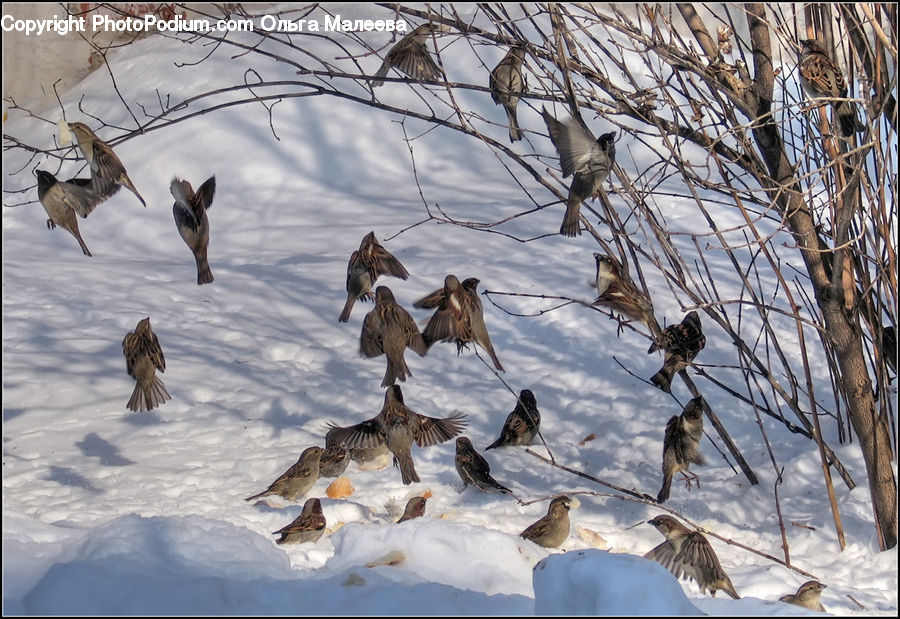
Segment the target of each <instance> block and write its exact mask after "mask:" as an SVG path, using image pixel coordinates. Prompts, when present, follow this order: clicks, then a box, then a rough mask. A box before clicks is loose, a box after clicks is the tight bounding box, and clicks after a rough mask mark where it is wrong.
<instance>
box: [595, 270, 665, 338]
mask: <svg viewBox="0 0 900 619" xmlns="http://www.w3.org/2000/svg"><path fill="white" fill-rule="evenodd" d="M594 260H595V262H596V264H597V271H596V276H595V283H594V285H595V286H596V287H597V295H598V296H597V298H596V299H594V302H593V303H592V305H603V306H605V307H608V308H610V309H612V310H615V311H617V312H619V313H620V314H622V315H623V316H625V317H626V318H628V319H630V320H637V321H639V322H642V323H644V324H645V325H647V327H648V328H649V329H651V330H653V328H654V326H655V324H656V320H655V318H654V317H653V303H652V302H651V301H650V299H649V298H648V297H647V295H645V294H644V293H643V292H641V291H640V290H638V288H637V286H636V285H635V283H634V280H632V279H631V276H630V275H628V272H627V271H626V270H625V269H623V268H622V265H621V263H620V262H619V261H618V260H617V259H616V258H615V257H614V256H607V255H605V254H601V253H598V252H594ZM656 329H657V330H658V329H659V327H656Z"/></svg>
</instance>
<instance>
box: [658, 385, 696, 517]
mask: <svg viewBox="0 0 900 619" xmlns="http://www.w3.org/2000/svg"><path fill="white" fill-rule="evenodd" d="M702 438H703V397H702V396H698V397H696V398H694V399H693V400H691V401H690V402H688V403H687V406H685V407H684V411H683V412H682V413H681V415H680V416H679V415H672V417H671V418H670V419H669V422H668V423H667V424H666V435H665V438H664V439H663V459H662V470H663V484H662V488H660V490H659V494H658V495H657V497H656V501H657V502H658V503H663V502H665V501H666V500H667V499H668V498H669V491H670V490H671V488H672V477H673V476H674V475H675V473H681V474H682V475H684V476H685V478H687V480H688V488H690V478H689V477H688V476H687V474H686V473H685V471H687V470H688V469H689V468H690V466H691V465H692V464H703V463H704V462H703V456H702V454H701V453H700V439H702ZM696 477H697V476H696V475H694V478H695V479H696Z"/></svg>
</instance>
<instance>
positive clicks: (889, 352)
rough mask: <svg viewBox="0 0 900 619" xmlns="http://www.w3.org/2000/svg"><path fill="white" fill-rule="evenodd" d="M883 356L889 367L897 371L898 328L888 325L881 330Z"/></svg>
mask: <svg viewBox="0 0 900 619" xmlns="http://www.w3.org/2000/svg"><path fill="white" fill-rule="evenodd" d="M881 356H882V357H884V360H885V363H887V365H888V367H889V368H891V369H892V370H894V374H896V373H897V330H896V329H894V325H888V326H886V327H884V329H882V330H881Z"/></svg>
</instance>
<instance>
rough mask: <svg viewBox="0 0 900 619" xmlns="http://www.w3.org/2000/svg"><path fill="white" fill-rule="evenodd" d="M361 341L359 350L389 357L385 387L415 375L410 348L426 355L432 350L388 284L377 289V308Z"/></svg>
mask: <svg viewBox="0 0 900 619" xmlns="http://www.w3.org/2000/svg"><path fill="white" fill-rule="evenodd" d="M359 342H360V344H359V350H360V352H361V353H362V354H363V355H364V356H366V357H377V356H379V355H385V356H386V357H387V369H386V370H385V372H384V380H382V381H381V386H382V387H387V386H388V385H393V384H394V383H395V382H396V381H397V379H398V378H399V379H400V380H402V381H406V377H407V376H412V371H410V369H409V367H408V366H407V365H406V360H405V359H404V358H403V353H404V351H405V350H406V349H407V348H410V349H412V350H414V351H415V352H417V353H419V355H420V356H423V357H424V356H425V353H426V352H427V351H428V348H427V347H426V346H425V340H424V339H422V334H421V333H419V327H418V326H416V321H415V320H413V317H412V316H410V315H409V312H407V311H406V310H405V309H403V308H402V307H400V304H399V303H397V302H396V301H395V300H394V294H393V293H392V292H391V289H390V288H388V287H387V286H379V287H378V288H376V289H375V309H373V310H372V311H371V312H369V313H368V314H366V318H365V320H363V326H362V333H361V334H360V338H359Z"/></svg>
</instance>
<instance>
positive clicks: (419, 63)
mask: <svg viewBox="0 0 900 619" xmlns="http://www.w3.org/2000/svg"><path fill="white" fill-rule="evenodd" d="M449 30H450V29H449V28H448V27H447V26H445V25H443V24H434V23H431V22H428V23H426V24H422V25H421V26H418V27H417V28H416V29H415V30H413V31H412V32H410V33H409V34H407V35H406V36H405V37H403V38H402V39H400V40H399V41H397V43H395V44H394V46H393V47H392V48H391V49H390V51H389V52H388V53H387V56H385V57H384V62H383V63H382V64H381V68H379V69H378V72H377V73H375V76H374V77H375V79H374V80H372V88H376V87H378V86H381V85H382V84H384V79H383V78H384V77H385V76H386V75H387V74H388V70H389V69H390V68H391V67H394V68H395V69H397V70H398V71H400V72H401V73H405V74H406V75H408V76H409V77H411V78H413V79H415V80H436V79H438V78H439V77H440V76H441V70H440V69H439V68H438V66H437V65H436V64H435V63H434V60H432V58H431V54H430V53H429V52H428V47H427V46H426V42H427V40H428V38H429V37H430V36H431V35H432V34H437V33H439V32H449Z"/></svg>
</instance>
